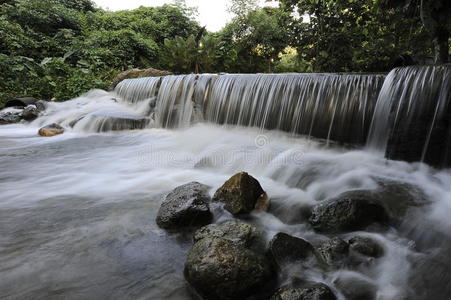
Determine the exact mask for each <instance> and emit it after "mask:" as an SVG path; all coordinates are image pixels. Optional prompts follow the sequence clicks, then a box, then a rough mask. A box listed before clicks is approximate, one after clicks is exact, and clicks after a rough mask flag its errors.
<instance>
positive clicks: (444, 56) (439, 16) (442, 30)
mask: <svg viewBox="0 0 451 300" xmlns="http://www.w3.org/2000/svg"><path fill="white" fill-rule="evenodd" d="M436 1H439V0H436ZM434 3H435V1H433V0H421V8H420V17H421V21H422V22H423V25H424V27H425V29H426V30H427V31H428V33H429V35H430V36H431V37H432V44H433V47H434V49H433V50H434V63H436V64H440V63H447V62H448V38H449V31H448V29H447V28H446V26H447V24H446V23H447V22H449V21H448V20H447V18H448V8H447V5H446V3H443V4H444V5H443V7H441V9H440V8H439V9H437V8H435V9H434V7H433V5H434Z"/></svg>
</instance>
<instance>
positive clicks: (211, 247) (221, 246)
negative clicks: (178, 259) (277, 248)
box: [184, 237, 274, 300]
mask: <svg viewBox="0 0 451 300" xmlns="http://www.w3.org/2000/svg"><path fill="white" fill-rule="evenodd" d="M184 275H185V278H186V280H187V281H188V282H189V283H190V285H191V286H192V287H193V288H194V289H195V290H196V292H197V293H198V294H199V295H200V296H201V297H202V298H203V299H206V300H210V299H212V300H213V299H215V300H216V299H219V300H229V299H230V300H231V299H245V298H246V297H248V296H250V295H257V294H259V293H260V292H261V289H262V288H263V287H264V286H265V285H267V284H268V283H270V282H271V281H272V279H273V276H274V272H273V269H272V267H271V264H270V262H269V261H268V259H267V258H266V257H265V256H263V255H261V254H258V253H256V252H254V251H252V250H250V249H247V248H245V247H243V246H241V245H238V244H237V243H235V242H233V241H231V240H228V239H225V238H217V237H213V238H210V237H207V238H202V239H200V240H199V241H197V242H196V243H195V244H194V246H193V247H192V248H191V250H190V251H189V253H188V257H187V260H186V262H185V269H184Z"/></svg>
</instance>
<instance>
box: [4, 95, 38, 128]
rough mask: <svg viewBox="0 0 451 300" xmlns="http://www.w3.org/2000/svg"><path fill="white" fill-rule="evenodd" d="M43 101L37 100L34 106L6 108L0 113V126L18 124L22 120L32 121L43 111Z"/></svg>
mask: <svg viewBox="0 0 451 300" xmlns="http://www.w3.org/2000/svg"><path fill="white" fill-rule="evenodd" d="M42 103H43V101H41V100H39V101H37V102H36V103H34V104H30V105H27V106H14V107H8V108H5V109H4V110H2V111H0V125H6V124H13V123H18V122H20V121H22V120H25V121H33V120H34V119H36V118H37V117H38V116H39V114H40V113H41V111H43V110H44V109H45V107H43V106H42Z"/></svg>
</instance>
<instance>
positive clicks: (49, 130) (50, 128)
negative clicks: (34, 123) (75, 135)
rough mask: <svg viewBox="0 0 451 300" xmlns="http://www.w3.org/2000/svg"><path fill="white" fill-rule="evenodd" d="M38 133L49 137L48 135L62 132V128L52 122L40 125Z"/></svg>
mask: <svg viewBox="0 0 451 300" xmlns="http://www.w3.org/2000/svg"><path fill="white" fill-rule="evenodd" d="M38 133H39V135H40V136H49V137H50V136H55V135H58V134H62V133H64V128H63V127H61V126H60V125H58V124H56V123H53V124H50V125H46V126H44V127H42V128H41V129H39V131H38Z"/></svg>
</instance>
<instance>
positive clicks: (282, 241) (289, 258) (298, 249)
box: [269, 232, 313, 266]
mask: <svg viewBox="0 0 451 300" xmlns="http://www.w3.org/2000/svg"><path fill="white" fill-rule="evenodd" d="M312 253H313V246H312V245H311V244H310V243H309V242H307V241H306V240H303V239H301V238H297V237H294V236H291V235H288V234H286V233H283V232H279V233H278V234H276V235H275V236H274V237H273V238H272V240H271V241H270V242H269V254H270V255H271V257H272V258H273V260H274V261H275V262H276V264H277V265H279V266H283V265H285V264H287V263H291V262H295V261H301V260H304V259H306V258H307V257H308V256H309V255H311V254H312Z"/></svg>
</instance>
